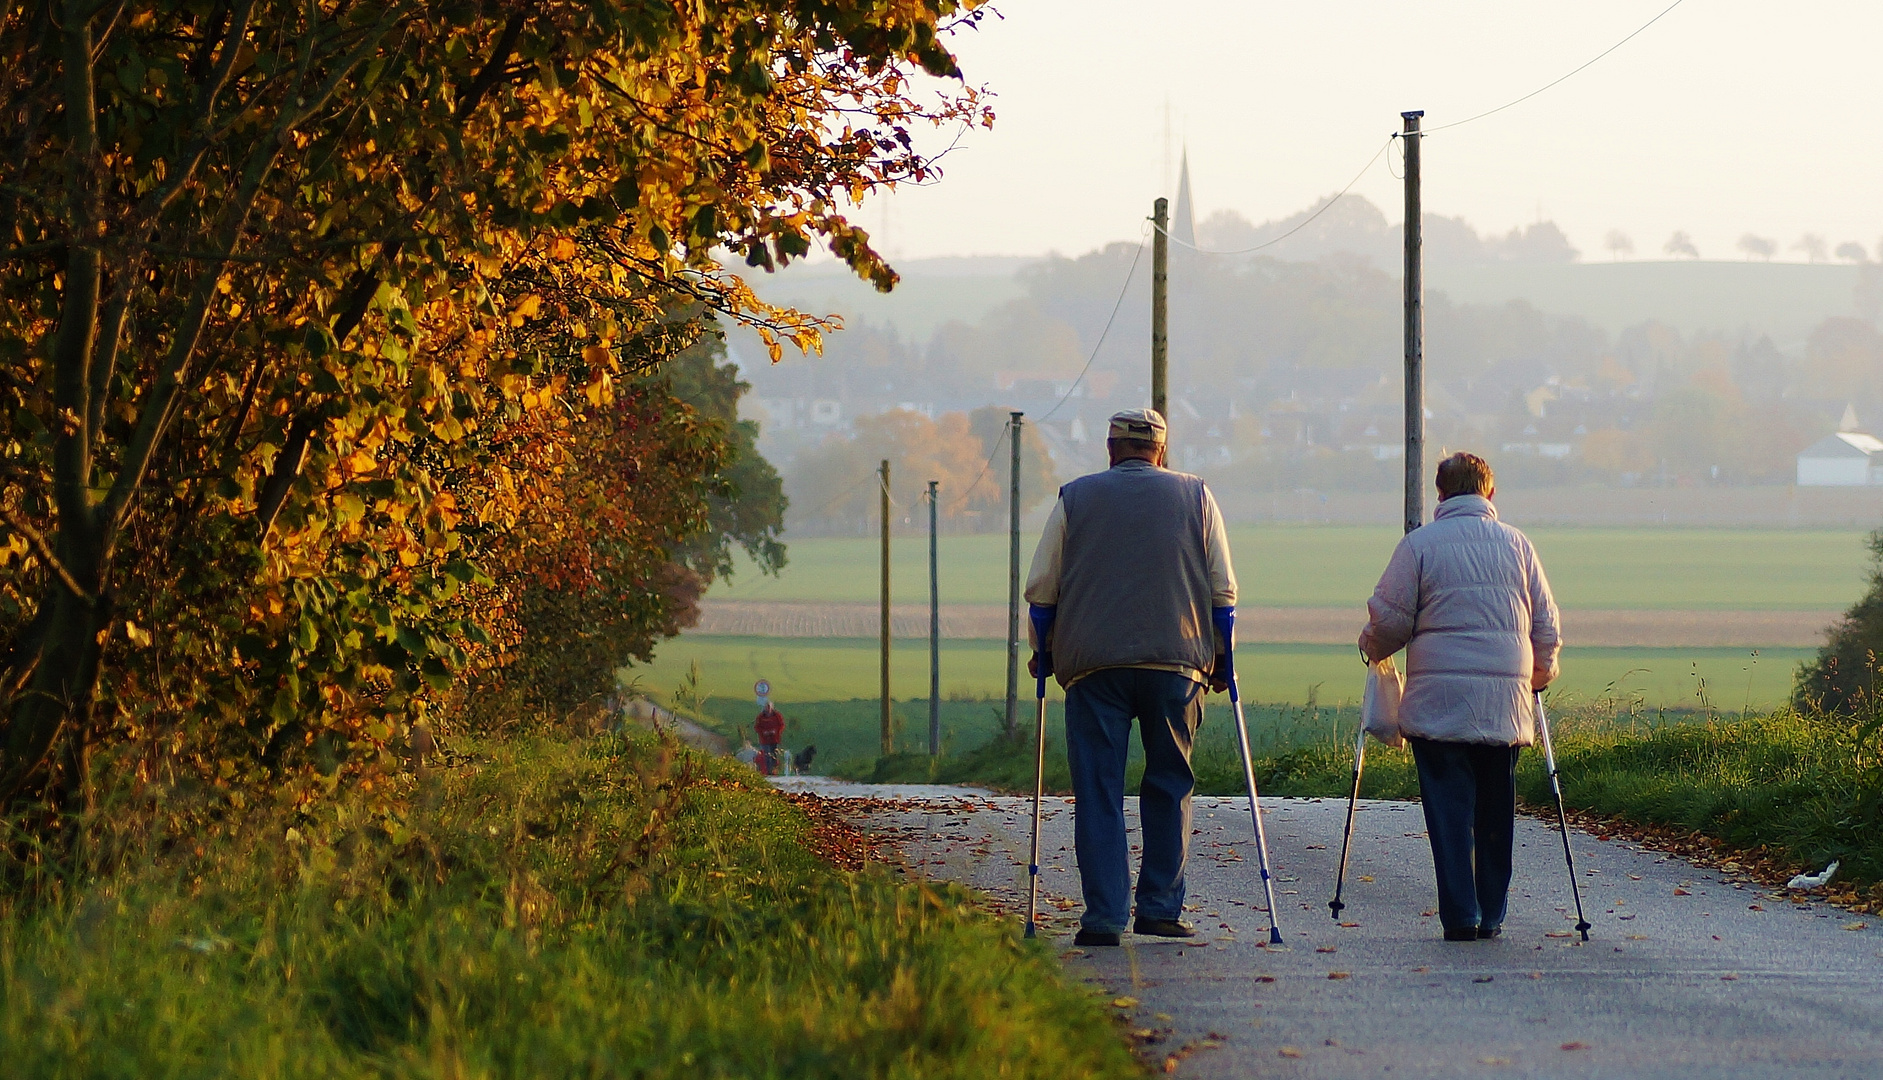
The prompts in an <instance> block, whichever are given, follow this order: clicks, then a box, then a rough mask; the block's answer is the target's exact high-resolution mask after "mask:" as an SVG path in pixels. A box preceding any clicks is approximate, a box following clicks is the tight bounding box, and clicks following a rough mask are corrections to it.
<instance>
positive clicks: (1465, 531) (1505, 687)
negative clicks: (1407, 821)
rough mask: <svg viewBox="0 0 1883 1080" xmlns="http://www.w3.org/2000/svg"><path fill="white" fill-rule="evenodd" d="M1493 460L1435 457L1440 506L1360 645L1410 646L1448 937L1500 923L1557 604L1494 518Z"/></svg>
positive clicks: (1402, 709) (1414, 728)
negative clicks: (1523, 763)
mask: <svg viewBox="0 0 1883 1080" xmlns="http://www.w3.org/2000/svg"><path fill="white" fill-rule="evenodd" d="M1496 494H1497V488H1496V484H1495V482H1494V480H1493V477H1492V474H1491V466H1490V465H1489V464H1488V463H1487V462H1485V460H1484V459H1483V458H1481V457H1478V456H1476V455H1474V454H1462V453H1461V454H1453V455H1452V456H1450V457H1448V458H1446V459H1445V460H1444V461H1441V462H1439V465H1438V500H1439V502H1438V510H1437V511H1436V512H1435V513H1434V514H1433V520H1432V523H1431V524H1430V525H1426V526H1424V527H1422V528H1418V529H1415V530H1413V531H1412V532H1410V533H1407V534H1406V537H1405V539H1403V540H1401V541H1400V542H1399V547H1398V548H1397V549H1396V550H1395V551H1394V552H1393V557H1392V561H1391V562H1389V563H1388V564H1387V566H1386V573H1385V574H1383V575H1382V576H1381V577H1380V583H1379V587H1378V588H1376V589H1374V590H1373V598H1372V599H1371V600H1369V601H1367V625H1366V629H1365V630H1363V631H1361V633H1360V651H1361V652H1362V653H1364V654H1366V658H1367V660H1368V661H1369V662H1377V661H1379V660H1382V659H1384V658H1386V657H1388V656H1391V655H1392V654H1394V653H1396V652H1398V651H1399V650H1400V649H1402V648H1403V649H1405V650H1406V663H1405V667H1406V689H1405V695H1404V697H1403V698H1402V699H1401V701H1400V706H1399V727H1400V732H1401V734H1403V735H1404V736H1405V737H1406V742H1407V743H1409V744H1410V745H1411V747H1412V757H1413V761H1414V762H1415V763H1416V764H1417V765H1418V769H1419V795H1420V799H1421V801H1422V802H1423V803H1424V805H1425V826H1426V832H1427V834H1428V835H1429V836H1430V838H1431V841H1432V863H1433V868H1434V869H1435V870H1436V871H1437V877H1438V914H1439V919H1440V921H1441V922H1443V923H1444V926H1445V940H1446V941H1473V940H1476V939H1480V938H1494V937H1496V936H1497V935H1498V934H1499V933H1500V932H1501V931H1502V929H1503V924H1504V913H1505V909H1506V906H1507V899H1508V894H1509V891H1510V864H1511V848H1512V843H1513V839H1514V836H1515V831H1516V813H1517V801H1516V774H1517V752H1518V748H1519V747H1524V746H1529V745H1531V744H1532V743H1533V742H1535V741H1536V711H1535V710H1536V704H1535V698H1536V691H1539V690H1541V689H1543V688H1544V687H1545V686H1548V685H1549V683H1550V680H1552V679H1554V678H1555V677H1556V674H1557V670H1558V668H1557V653H1558V650H1559V649H1560V648H1561V644H1562V633H1561V625H1560V622H1559V618H1558V615H1557V611H1556V601H1555V599H1554V598H1552V597H1551V596H1550V584H1549V581H1548V579H1546V578H1545V577H1544V576H1543V564H1542V562H1541V561H1539V560H1538V558H1537V554H1536V548H1534V547H1532V546H1531V544H1530V539H1529V538H1528V537H1526V536H1524V535H1523V533H1521V532H1519V531H1517V530H1516V529H1515V528H1513V527H1511V526H1509V525H1506V524H1504V523H1503V522H1501V521H1499V520H1497V508H1496V507H1494V506H1492V505H1491V499H1492V497H1493V496H1494V495H1496Z"/></svg>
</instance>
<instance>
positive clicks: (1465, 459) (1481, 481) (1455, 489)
mask: <svg viewBox="0 0 1883 1080" xmlns="http://www.w3.org/2000/svg"><path fill="white" fill-rule="evenodd" d="M1496 487H1497V478H1496V477H1495V476H1494V475H1492V473H1491V463H1490V462H1488V461H1486V460H1484V459H1483V458H1481V457H1479V456H1478V455H1476V454H1467V453H1464V452H1463V451H1460V452H1458V453H1456V454H1453V455H1452V456H1450V457H1448V458H1446V459H1445V460H1444V461H1441V462H1439V463H1438V494H1439V497H1440V498H1446V499H1449V498H1451V497H1452V496H1453V495H1484V496H1487V497H1488V496H1489V495H1490V494H1491V492H1492V491H1493V490H1495V489H1496Z"/></svg>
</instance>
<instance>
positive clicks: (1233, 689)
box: [1210, 607, 1282, 945]
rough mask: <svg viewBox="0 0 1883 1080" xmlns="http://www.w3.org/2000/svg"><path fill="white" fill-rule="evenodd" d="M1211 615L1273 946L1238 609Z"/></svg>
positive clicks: (1270, 889) (1274, 928)
mask: <svg viewBox="0 0 1883 1080" xmlns="http://www.w3.org/2000/svg"><path fill="white" fill-rule="evenodd" d="M1210 616H1211V619H1212V621H1213V622H1214V623H1215V624H1216V636H1217V637H1218V638H1219V639H1220V641H1221V645H1222V650H1223V651H1222V654H1221V656H1222V667H1223V670H1221V671H1218V672H1217V673H1216V674H1217V677H1218V678H1220V679H1222V680H1223V681H1225V682H1227V683H1228V684H1229V703H1230V705H1231V706H1233V707H1234V708H1235V710H1236V747H1237V749H1238V750H1240V751H1241V752H1242V778H1243V780H1244V781H1245V782H1246V783H1247V784H1248V786H1249V817H1250V818H1251V819H1253V820H1254V821H1255V857H1256V863H1257V865H1258V866H1260V867H1261V870H1262V893H1263V897H1264V899H1266V900H1267V902H1268V940H1269V944H1271V945H1280V944H1281V943H1282V940H1281V928H1280V926H1279V925H1277V923H1276V921H1275V883H1274V875H1272V874H1271V873H1270V872H1269V867H1268V831H1267V829H1265V828H1264V827H1263V825H1262V805H1261V799H1260V797H1259V796H1258V795H1257V794H1256V790H1255V761H1254V760H1253V759H1252V758H1251V757H1250V756H1249V725H1248V723H1247V722H1246V721H1245V720H1243V718H1242V691H1241V688H1240V687H1238V686H1237V685H1236V609H1235V608H1233V607H1219V608H1213V609H1211V611H1210Z"/></svg>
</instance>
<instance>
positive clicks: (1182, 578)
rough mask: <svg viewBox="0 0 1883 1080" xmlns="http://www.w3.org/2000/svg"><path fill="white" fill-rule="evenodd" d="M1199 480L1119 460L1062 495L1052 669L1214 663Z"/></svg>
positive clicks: (1073, 673) (1068, 676)
mask: <svg viewBox="0 0 1883 1080" xmlns="http://www.w3.org/2000/svg"><path fill="white" fill-rule="evenodd" d="M1203 495H1204V487H1203V481H1202V480H1201V479H1199V478H1197V477H1194V476H1190V475H1188V474H1187V473H1179V472H1171V471H1169V470H1167V469H1160V468H1158V467H1157V466H1155V465H1152V464H1151V463H1149V462H1147V461H1126V462H1122V463H1120V464H1118V465H1115V466H1113V467H1112V468H1111V469H1109V470H1107V471H1105V472H1102V473H1094V474H1092V475H1091V476H1082V477H1080V478H1079V479H1077V480H1074V481H1073V482H1072V483H1070V484H1067V485H1066V486H1065V487H1062V488H1060V489H1059V497H1060V499H1061V500H1062V501H1063V502H1064V503H1065V508H1066V546H1065V552H1064V554H1063V556H1062V557H1061V562H1060V576H1059V609H1058V613H1057V616H1056V618H1055V620H1054V623H1053V668H1054V671H1055V672H1056V673H1057V674H1058V676H1059V680H1060V682H1061V683H1062V684H1065V683H1070V682H1071V681H1072V680H1074V679H1076V678H1078V677H1079V676H1081V675H1085V674H1087V673H1089V672H1092V671H1096V670H1098V669H1099V668H1108V667H1131V666H1133V665H1138V664H1182V665H1184V666H1186V667H1189V668H1194V669H1195V670H1197V671H1208V670H1210V667H1211V666H1212V665H1213V664H1214V663H1215V660H1216V656H1215V652H1216V635H1215V630H1214V628H1213V627H1212V626H1211V624H1210V575H1209V563H1208V555H1207V553H1206V549H1205V546H1204V542H1203V523H1204V520H1205V518H1204V510H1203V506H1204V504H1203Z"/></svg>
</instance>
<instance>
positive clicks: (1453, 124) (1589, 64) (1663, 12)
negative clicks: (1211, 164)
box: [1164, 0, 1686, 255]
mask: <svg viewBox="0 0 1883 1080" xmlns="http://www.w3.org/2000/svg"><path fill="white" fill-rule="evenodd" d="M1685 2H1686V0H1674V2H1673V3H1671V4H1669V5H1667V6H1666V7H1664V8H1662V9H1661V11H1660V13H1659V14H1657V15H1655V16H1654V17H1653V18H1652V19H1649V20H1648V21H1647V22H1644V23H1642V24H1641V25H1640V26H1638V27H1636V28H1635V30H1634V32H1633V33H1631V34H1629V35H1628V36H1627V37H1625V38H1622V39H1621V40H1620V41H1617V42H1616V43H1615V44H1613V45H1610V46H1609V47H1608V48H1606V49H1603V50H1602V51H1601V52H1600V53H1597V54H1596V55H1595V56H1594V57H1593V58H1592V59H1590V60H1588V61H1587V62H1585V63H1583V64H1582V65H1580V66H1578V67H1576V68H1575V69H1574V70H1572V71H1570V72H1569V73H1568V74H1566V75H1562V76H1559V77H1558V78H1556V79H1553V80H1551V81H1550V82H1547V83H1545V84H1543V85H1542V86H1539V87H1537V88H1536V89H1535V90H1532V91H1530V92H1529V93H1527V94H1525V95H1523V96H1522V97H1520V98H1517V99H1515V100H1513V101H1507V102H1505V103H1504V104H1502V105H1499V106H1498V107H1497V108H1495V109H1486V110H1485V111H1484V112H1481V113H1477V114H1475V115H1472V116H1467V117H1465V118H1464V119H1463V120H1454V121H1452V122H1451V123H1449V124H1440V125H1438V126H1437V127H1431V128H1426V129H1425V130H1423V131H1421V132H1419V134H1420V135H1421V136H1425V135H1432V134H1436V133H1437V132H1440V131H1446V130H1448V129H1450V128H1455V127H1462V126H1464V125H1465V124H1469V123H1471V122H1472V121H1474V120H1482V119H1484V118H1485V117H1487V116H1491V115H1494V114H1496V113H1500V112H1503V111H1504V110H1505V109H1508V108H1511V107H1512V106H1515V105H1521V104H1523V103H1524V102H1526V101H1529V100H1530V99H1531V98H1533V97H1536V96H1537V95H1538V94H1541V93H1543V92H1544V91H1545V90H1549V89H1551V88H1553V87H1555V86H1557V85H1559V84H1561V83H1564V82H1567V81H1568V80H1569V79H1571V78H1573V77H1575V76H1577V75H1579V74H1581V73H1582V72H1584V71H1586V70H1588V69H1589V68H1591V67H1593V66H1595V64H1596V63H1597V62H1599V61H1600V60H1601V59H1602V58H1603V57H1606V56H1607V55H1608V54H1609V53H1612V52H1614V51H1615V50H1616V49H1619V48H1621V47H1622V46H1623V45H1626V44H1628V43H1629V42H1630V41H1633V40H1634V39H1635V38H1637V37H1640V36H1641V34H1642V33H1643V32H1644V31H1646V30H1647V28H1648V27H1650V26H1653V25H1654V24H1655V23H1657V22H1660V21H1661V20H1662V19H1663V18H1666V17H1667V14H1668V13H1669V12H1671V11H1673V10H1674V9H1675V8H1677V7H1679V6H1680V5H1681V4H1683V3H1685ZM1400 137H1401V133H1400V132H1393V133H1392V134H1391V135H1389V136H1388V137H1387V139H1386V142H1385V143H1384V144H1382V145H1381V146H1380V148H1379V150H1377V151H1374V154H1373V156H1372V157H1371V158H1369V159H1368V160H1367V163H1366V165H1365V166H1364V167H1362V168H1361V169H1360V171H1359V172H1358V173H1356V174H1355V175H1354V178H1353V179H1352V180H1349V181H1348V182H1347V186H1346V187H1344V188H1341V189H1340V194H1338V195H1335V196H1334V197H1333V198H1331V199H1329V200H1327V202H1325V203H1323V204H1322V205H1321V207H1320V209H1318V210H1316V211H1315V212H1314V213H1312V214H1310V215H1308V218H1307V220H1306V221H1303V222H1302V223H1301V224H1299V225H1296V226H1295V227H1294V228H1292V229H1289V230H1288V231H1287V232H1285V233H1283V234H1281V235H1280V236H1277V237H1276V238H1274V239H1273V240H1268V241H1265V242H1263V243H1260V244H1257V245H1255V246H1254V247H1246V248H1238V249H1236V250H1234V251H1213V250H1211V249H1208V248H1200V247H1198V246H1196V245H1195V244H1192V243H1188V242H1186V241H1184V240H1179V239H1178V238H1177V237H1175V236H1172V235H1171V233H1170V230H1169V229H1165V230H1164V235H1165V236H1166V237H1168V238H1169V239H1171V240H1172V241H1175V242H1176V243H1178V244H1182V245H1183V246H1184V247H1187V248H1189V249H1190V250H1191V251H1195V252H1198V253H1199V254H1203V255H1247V254H1250V253H1251V252H1256V251H1261V250H1262V249H1263V248H1267V247H1273V246H1275V245H1276V244H1279V243H1281V242H1282V241H1283V240H1286V239H1288V238H1289V237H1291V236H1293V235H1294V234H1296V233H1298V232H1300V231H1301V230H1302V229H1305V228H1307V227H1308V226H1309V225H1310V224H1311V223H1313V221H1314V219H1315V218H1318V217H1320V216H1321V215H1322V214H1324V213H1326V212H1327V210H1328V208H1329V207H1331V206H1333V205H1334V204H1335V203H1337V202H1339V201H1340V199H1341V196H1343V195H1345V194H1347V192H1349V191H1351V190H1353V186H1354V185H1355V184H1357V183H1359V182H1360V178H1361V177H1363V176H1365V175H1366V173H1367V170H1368V169H1371V168H1372V167H1373V163H1374V162H1375V161H1378V160H1379V157H1380V154H1381V153H1383V152H1384V151H1385V150H1386V147H1387V146H1390V145H1392V142H1393V140H1394V139H1397V138H1400ZM1391 168H1392V164H1391V162H1388V163H1387V169H1388V170H1389V171H1390V170H1391ZM1396 175H1397V174H1395V176H1396Z"/></svg>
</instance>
